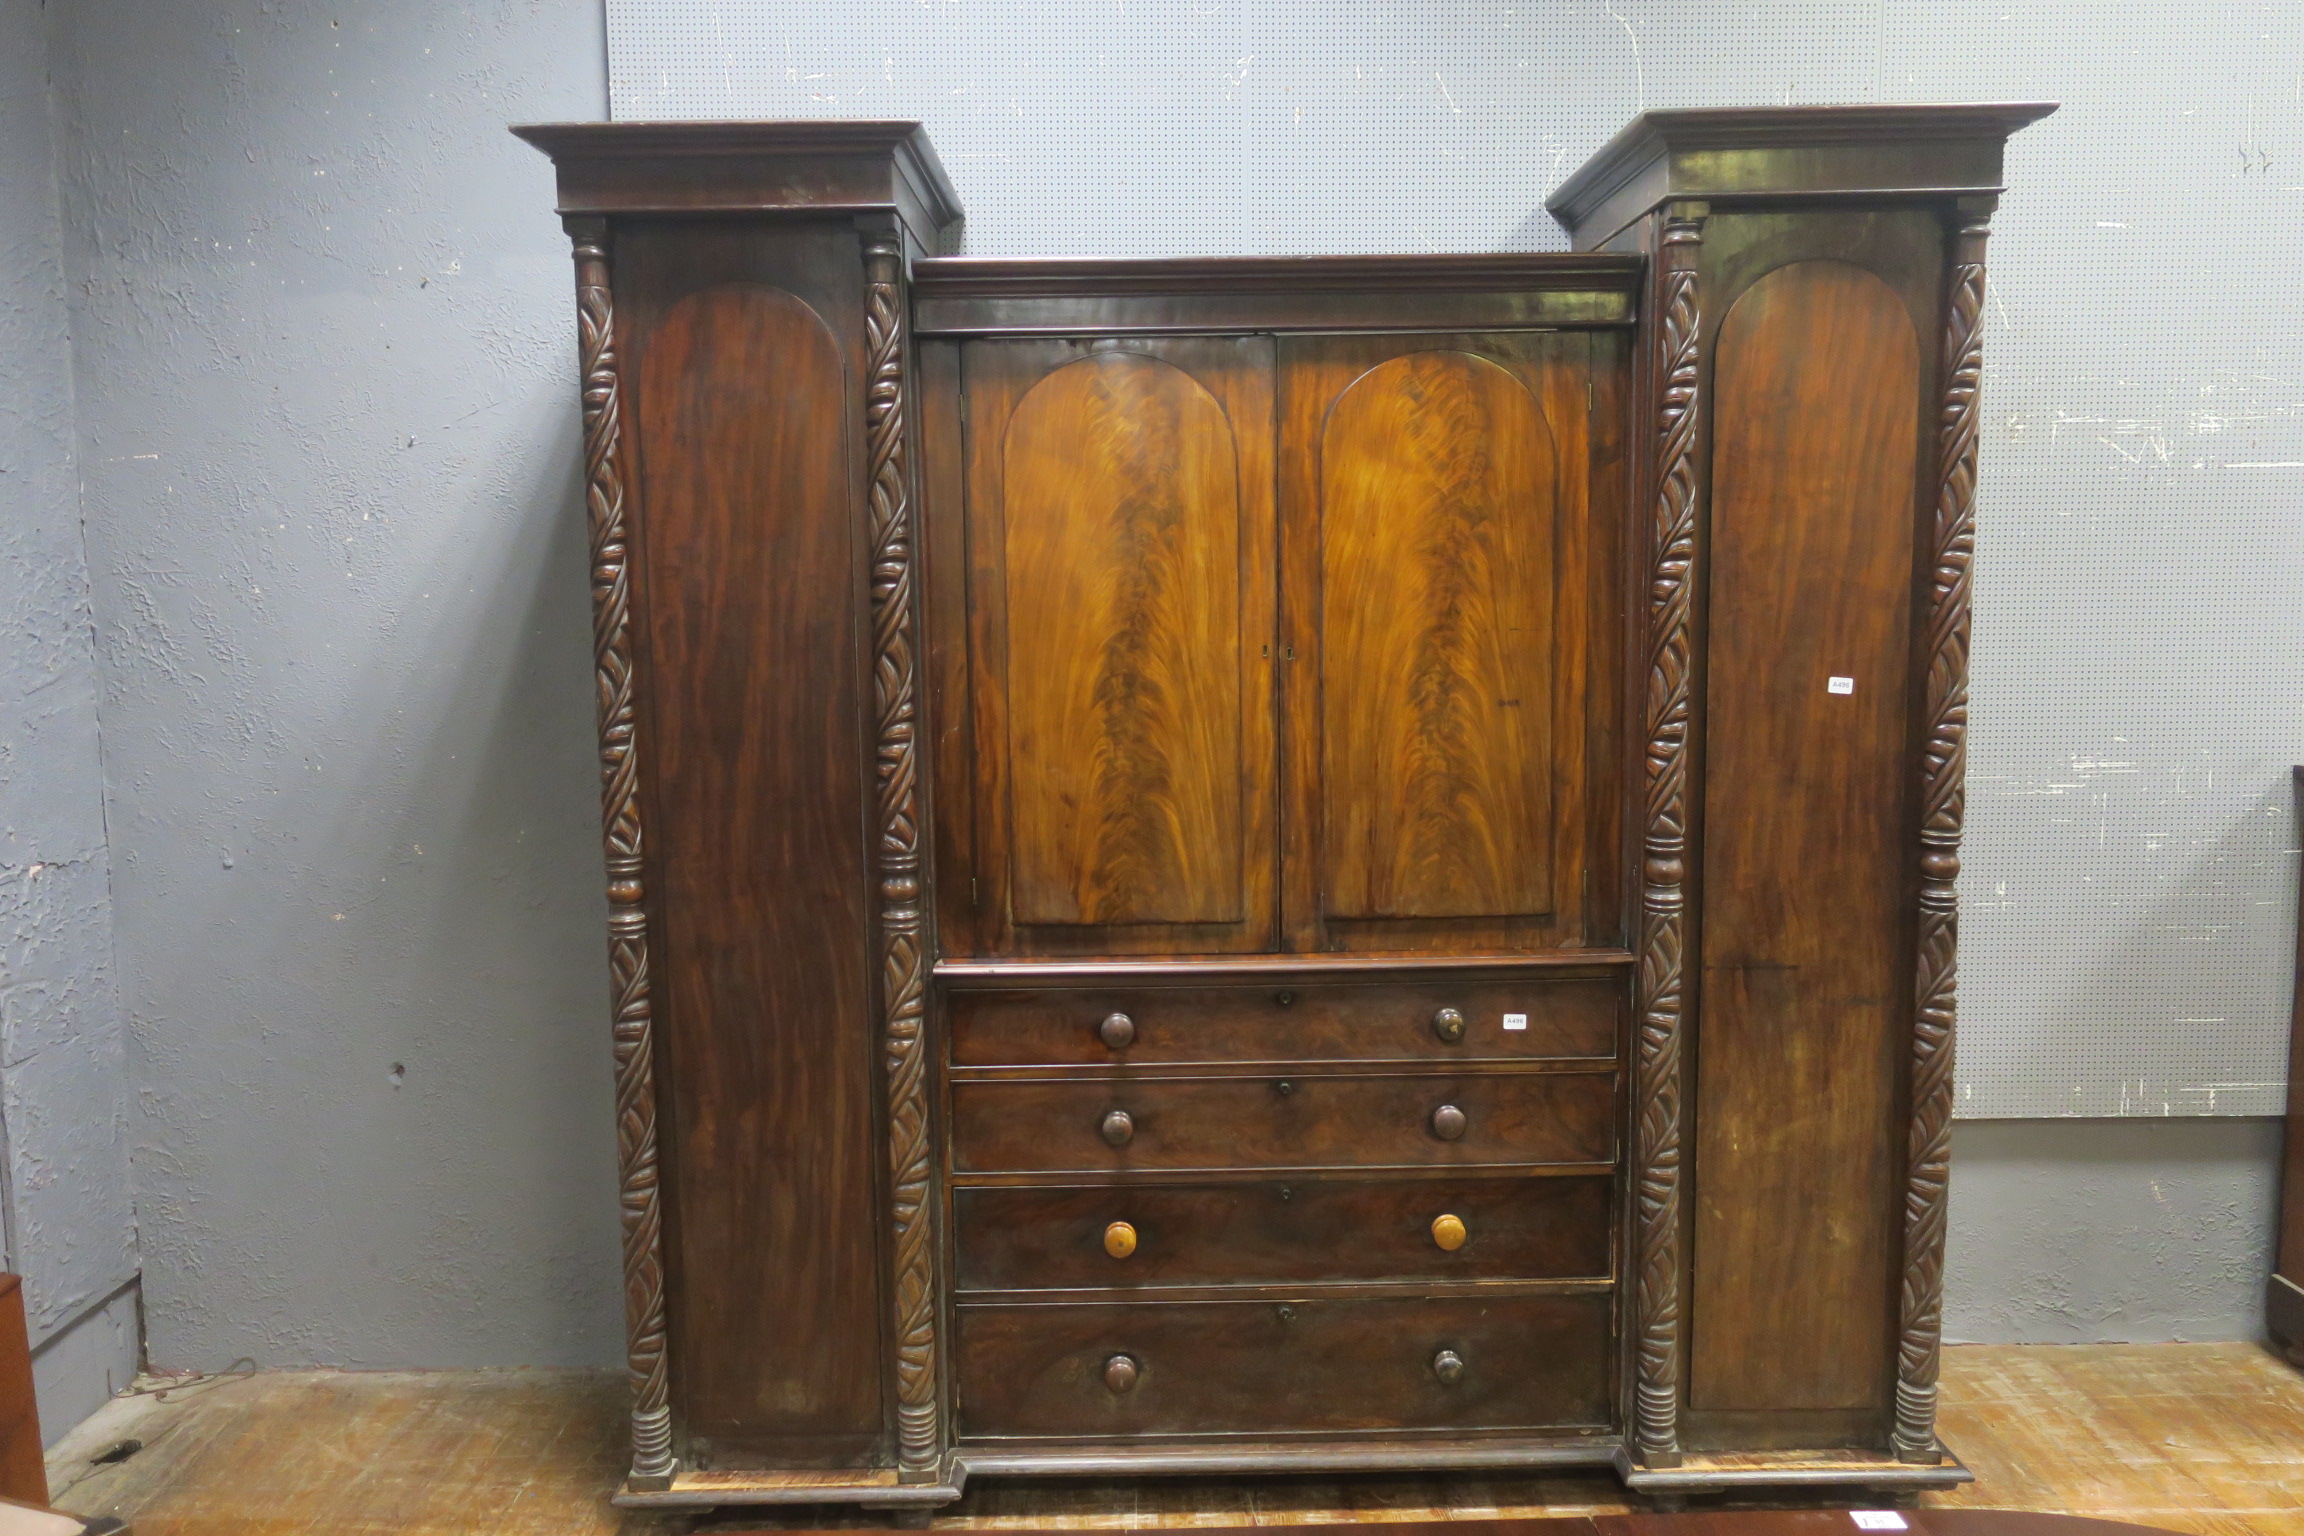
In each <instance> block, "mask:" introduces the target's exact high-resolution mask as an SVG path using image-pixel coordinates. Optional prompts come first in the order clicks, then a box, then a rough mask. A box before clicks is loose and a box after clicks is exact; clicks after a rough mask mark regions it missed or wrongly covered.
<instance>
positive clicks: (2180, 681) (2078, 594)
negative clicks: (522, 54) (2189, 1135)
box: [606, 0, 2304, 1116]
mask: <svg viewBox="0 0 2304 1536" xmlns="http://www.w3.org/2000/svg"><path fill="white" fill-rule="evenodd" d="M606 3H607V10H608V31H609V75H610V99H611V102H612V104H613V111H614V114H615V116H616V117H618V118H619V119H639V118H657V117H684V118H695V117H794V116H840V117H905V118H919V119H921V120H922V121H924V122H926V123H927V125H928V129H929V133H930V134H931V136H932V137H933V138H934V139H935V141H936V144H937V147H938V150H939V152H940V153H941V154H942V156H943V158H944V162H945V164H946V166H947V167H948V168H949V169H950V170H951V173H952V178H953V180H954V182H955V183H956V184H957V186H958V188H959V191H960V195H961V199H962V201H963V202H965V203H966V205H967V208H968V226H967V231H966V235H965V239H964V244H963V245H962V246H961V247H960V248H961V249H964V250H965V251H967V252H968V253H970V254H976V255H1021V254H1037V255H1122V256H1165V255H1187V254H1286V253H1292V252H1326V251H1382V250H1403V251H1425V250H1466V251H1472V250H1526V249H1547V248H1555V247H1558V246H1559V245H1561V244H1562V240H1561V236H1560V233H1559V231H1558V229H1557V228H1555V227H1554V225H1553V224H1552V221H1551V219H1550V218H1549V217H1548V216H1547V215H1546V214H1545V213H1544V211H1543V200H1544V196H1545V194H1546V193H1547V192H1549V191H1550V190H1551V188H1552V187H1553V185H1554V184H1555V183H1557V182H1558V180H1559V179H1560V177H1561V176H1563V175H1564V174H1566V173H1567V172H1568V171H1569V170H1572V169H1573V168H1574V167H1575V166H1576V165H1577V164H1579V163H1580V162H1581V161H1582V160H1583V159H1584V157H1585V156H1586V155H1588V154H1590V153H1591V151H1592V150H1593V149H1595V148H1596V147H1598V146H1599V144H1600V143H1601V142H1602V141H1603V140H1605V139H1606V138H1607V137H1608V135H1609V134H1611V133H1613V132H1614V131H1615V130H1616V129H1617V128H1618V127H1620V126H1621V125H1622V124H1623V122H1624V120H1625V119H1626V118H1628V117H1630V116H1631V115H1632V114H1633V113H1634V112H1636V111H1638V110H1639V109H1640V108H1641V107H1642V106H1643V105H1645V106H1651V107H1670V106H1708V105H1734V104H1743V103H1759V102H1778V103H1783V102H1791V103H1810V102H1829V101H1955V100H2007V99H2017V98H2022V99H2048V100H2059V101H2062V102H2063V103H2064V104H2065V106H2064V110H2063V111H2062V112H2060V113H2059V114H2057V115H2056V116H2055V117H2052V118H2050V119H2049V120H2048V121H2046V122H2045V123H2042V124H2040V125H2038V126H2037V127H2034V128H2032V129H2029V130H2027V131H2026V132H2024V133H2023V134H2021V135H2019V136H2018V137H2017V139H2016V140H2015V142H2014V145H2013V146H2012V148H2011V151H2010V155H2009V163H2008V180H2009V184H2010V185H2011V187H2012V188H2013V189H2014V190H2013V191H2012V193H2011V194H2010V195H2009V197H2008V198H2007V199H2006V201H2005V203H2004V205H2003V207H2002V210H2001V212H2000V215H1999V217H1998V219H1997V220H1996V221H1995V226H1994V228H1995V233H1994V236H1993V242H1992V262H1993V274H1992V283H1993V287H1992V299H1991V305H1990V317H1989V324H1988V330H1987V337H1986V352H1985V358H1986V377H1985V394H1984V409H1985V415H1986V431H1985V436H1984V446H1983V466H1982V470H1983V491H1982V499H1981V505H1980V514H1981V516H1980V521H1981V531H1980V534H1979V539H1978V544H1979V563H1978V575H1977V587H1976V642H1975V655H1974V699H1973V704H1972V708H1971V711H1970V718H1971V722H1972V730H1971V736H1970V753H1969V775H1968V850H1967V872H1966V874H1965V875H1964V876H1963V877H1962V880H1961V898H1962V923H1963V933H1962V945H1961V950H1962V952H1961V976H1960V992H1961V1003H1960V1014H1961V1040H1960V1105H1961V1112H1962V1113H1963V1114H1965V1115H1969V1116H2034V1115H2071V1114H2080V1115H2163V1114H2179V1115H2186V1114H2228V1115H2229V1114H2271V1113H2277V1112H2278V1110H2279V1108H2280V1104H2281V1095H2282V1091H2283V1090H2282V1084H2283V1083H2284V1080H2285V1071H2284V1069H2285V1061H2286V1044H2285V1042H2286V1017H2287V1008H2288V987H2289V982H2288V977H2289V967H2290V965H2291V961H2292V957H2293V955H2294V948H2293V943H2294V934H2295V928H2294V922H2295V916H2294V914H2295V906H2296V880H2297V861H2296V846H2297V838H2296V832H2295V827H2294V822H2293V819H2292V816H2291V811H2290V805H2289V789H2288V764H2289V763H2291V762H2293V761H2297V760H2298V759H2299V756H2300V754H2304V78H2300V76H2299V69H2300V66H2299V63H2298V61H2299V60H2300V59H2304V8H2299V7H2296V6H2293V5H2287V4H2270V3H2266V4H2253V5H2234V4H2229V3H2226V4H2222V5H2216V6H2207V7H2203V6H2201V5H2198V4H2191V3H2178V0H2146V3H2133V4H2132V3H2124V0H2097V3H2078V0H2067V3H2063V4H2056V3H2048V0H2000V3H1990V0H1822V3H1819V0H1800V3H1795V4H1766V5H1760V4H1752V3H1742V4H1731V3H1723V0H1686V3H1667V0H1601V3H1573V0H1503V3H1497V0H1448V3H1416V4H1399V3H1396V0H1385V3H1375V0H1097V3H1094V4H1063V3H1054V0H842V3H840V4H837V5H828V4H824V3H822V0H606Z"/></svg>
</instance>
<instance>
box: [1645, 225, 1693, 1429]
mask: <svg viewBox="0 0 2304 1536" xmlns="http://www.w3.org/2000/svg"><path fill="white" fill-rule="evenodd" d="M1702 235H1703V224H1702V221H1701V220H1700V219H1698V218H1693V217H1681V218H1672V219H1669V220H1667V221H1666V223H1665V225H1664V228H1663V232H1662V246H1663V251H1662V256H1661V258H1660V259H1659V261H1658V262H1657V321H1656V325H1655V331H1654V340H1653V342H1652V343H1651V345H1652V347H1653V352H1652V360H1651V362H1650V364H1649V367H1650V371H1651V373H1652V375H1653V377H1654V378H1655V380H1656V383H1655V390H1656V422H1655V432H1656V449H1655V455H1656V457H1655V469H1654V476H1655V489H1654V495H1653V498H1652V502H1651V508H1650V514H1649V527H1648V530H1647V535H1646V537H1647V541H1648V551H1649V554H1648V583H1647V585H1648V608H1647V615H1646V641H1647V653H1648V668H1647V678H1646V687H1645V691H1644V693H1643V701H1642V709H1641V722H1642V727H1641V728H1642V733H1643V736H1644V738H1645V741H1646V753H1645V758H1646V761H1645V769H1644V778H1643V788H1644V792H1645V793H1644V808H1643V815H1642V829H1641V845H1642V853H1643V856H1644V857H1643V862H1642V865H1641V879H1640V940H1639V955H1640V964H1639V970H1638V972H1637V973H1636V976H1635V980H1634V986H1635V989H1636V990H1635V994H1634V998H1633V1011H1634V1016H1635V1017H1636V1018H1637V1019H1638V1020H1639V1025H1638V1031H1639V1032H1638V1034H1637V1036H1636V1037H1635V1042H1634V1048H1633V1063H1632V1138H1633V1140H1632V1174H1631V1180H1632V1189H1633V1203H1632V1231H1631V1234H1630V1237H1631V1244H1632V1250H1633V1251H1632V1273H1633V1293H1632V1352H1633V1389H1632V1390H1633V1400H1632V1418H1633V1422H1632V1426H1631V1427H1632V1438H1633V1440H1634V1441H1635V1443H1636V1444H1637V1445H1638V1446H1639V1449H1640V1452H1641V1455H1642V1456H1643V1458H1644V1459H1645V1460H1646V1461H1647V1463H1648V1464H1649V1465H1651V1466H1662V1465H1669V1464H1671V1462H1672V1461H1673V1460H1675V1459H1676V1458H1677V1455H1678V1451H1679V1415H1680V1391H1681V1365H1682V1359H1683V1354H1684V1351H1685V1347H1686V1340H1685V1337H1684V1335H1683V1332H1682V1320H1683V1314H1682V1312H1681V1307H1680V1270H1681V1263H1682V1247H1681V1241H1680V1237H1681V1224H1682V1220H1683V1214H1682V1209H1681V1199H1680V1187H1681V1168H1680V1147H1681V1134H1682V1133H1681V1105H1682V1102H1683V1088H1682V1083H1681V1060H1682V1054H1683V1052H1682V1044H1681V1030H1682V1019H1681V1006H1682V995H1683V992H1684V986H1685V984H1684V980H1683V969H1684V966H1685V962H1686V956H1687V926H1688V922H1687V879H1688V866H1687V854H1688V732H1689V722H1690V716H1691V713H1692V712H1693V708H1694V686H1693V684H1694V679H1693V675H1692V672H1691V667H1692V664H1693V659H1694V658H1693V655H1692V649H1691V632H1690V612H1691V605H1692V600H1693V594H1694V590H1695V585H1696V583H1697V582H1698V581H1699V580H1700V579H1701V578H1700V573H1699V572H1698V570H1697V569H1696V511H1697V466H1696V434H1697V427H1698V425H1699V423H1700V421H1701V418H1702V411H1701V406H1702V397H1701V395H1700V393H1699V390H1700V383H1701V372H1700V369H1699V366H1698V364H1699V353H1698V337H1699V336H1700V335H1701V334H1702V328H1703V325H1702V322H1703V305H1702V293H1701V290H1700V288H1699V286H1698V277H1697V260H1696V257H1697V249H1698V243H1699V241H1700V240H1701V239H1702Z"/></svg>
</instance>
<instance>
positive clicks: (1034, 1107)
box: [951, 1068, 1616, 1179]
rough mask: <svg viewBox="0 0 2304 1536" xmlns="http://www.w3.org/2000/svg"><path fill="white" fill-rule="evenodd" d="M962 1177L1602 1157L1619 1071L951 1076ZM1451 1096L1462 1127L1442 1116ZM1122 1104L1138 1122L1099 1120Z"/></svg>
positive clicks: (1611, 1152)
mask: <svg viewBox="0 0 2304 1536" xmlns="http://www.w3.org/2000/svg"><path fill="white" fill-rule="evenodd" d="M951 1093H952V1168H953V1175H954V1177H955V1178H959V1179H965V1178H967V1177H968V1176H970V1175H975V1174H996V1173H1043V1174H1044V1173H1122V1172H1128V1173H1136V1172H1148V1171H1152V1170H1185V1169H1197V1170H1218V1169H1251V1168H1292V1169H1294V1168H1301V1169H1317V1168H1363V1167H1426V1166H1429V1167H1438V1168H1445V1167H1452V1166H1456V1165H1460V1164H1470V1165H1481V1164H1491V1165H1506V1166H1523V1165H1536V1164H1566V1165H1571V1166H1577V1167H1585V1168H1589V1167H1591V1166H1593V1165H1595V1164H1597V1165H1601V1166H1605V1165H1606V1164H1607V1163H1608V1162H1609V1161H1610V1160H1611V1159H1612V1158H1613V1157H1614V1156H1615V1131H1616V1128H1615V1101H1616V1093H1615V1077H1614V1074H1613V1073H1611V1072H1607V1071H1597V1072H1596V1071H1592V1070H1590V1069H1589V1068H1584V1069H1580V1070H1574V1071H1540V1072H1515V1073H1498V1072H1454V1073H1451V1072H1445V1071H1441V1072H1426V1073H1421V1074H1418V1075H1415V1076H1405V1075H1400V1076H1394V1075H1382V1076H1378V1075H1368V1074H1362V1073H1340V1072H1337V1071H1335V1070H1334V1069H1333V1068H1330V1069H1326V1070H1306V1071H1300V1072H1294V1073H1292V1074H1291V1075H1287V1076H1282V1075H1279V1074H1278V1073H1273V1074H1272V1075H1258V1076H1255V1077H1194V1078H1154V1077H1118V1078H1110V1079H1106V1080H1102V1081H1097V1080H1092V1079H1088V1080H1084V1079H1062V1080H1057V1081H1031V1080H1005V1081H998V1082H982V1081H975V1080H970V1081H967V1082H955V1083H954V1084H953V1085H952V1090H951ZM1443 1108H1453V1109H1454V1110H1455V1111H1456V1112H1457V1113H1458V1114H1459V1115H1461V1116H1462V1117H1463V1122H1462V1124H1460V1125H1459V1126H1458V1128H1457V1130H1456V1133H1455V1134H1454V1135H1453V1136H1451V1135H1449V1134H1447V1133H1446V1131H1445V1130H1444V1129H1436V1128H1435V1126H1434V1124H1433V1116H1434V1115H1435V1113H1437V1112H1438V1111H1440V1110H1442V1109H1443ZM1114 1112H1119V1113H1123V1114H1125V1115H1127V1116H1128V1118H1129V1121H1130V1122H1131V1124H1132V1126H1133V1131H1132V1133H1131V1134H1130V1135H1128V1136H1127V1137H1126V1138H1125V1139H1124V1140H1122V1141H1121V1142H1120V1143H1119V1144H1117V1145H1114V1144H1112V1142H1111V1140H1110V1138H1109V1137H1107V1136H1103V1135H1100V1134H1099V1132H1098V1127H1099V1126H1100V1125H1101V1124H1102V1123H1103V1119H1104V1117H1105V1116H1106V1115H1109V1114H1112V1113H1114Z"/></svg>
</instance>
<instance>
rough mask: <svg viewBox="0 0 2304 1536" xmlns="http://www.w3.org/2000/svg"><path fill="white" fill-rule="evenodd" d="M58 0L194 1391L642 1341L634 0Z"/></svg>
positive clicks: (145, 1176)
mask: <svg viewBox="0 0 2304 1536" xmlns="http://www.w3.org/2000/svg"><path fill="white" fill-rule="evenodd" d="M53 3H54V9H55V16H54V38H53V46H54V50H55V56H54V63H55V68H56V71H57V74H58V78H59V82H60V86H61V88H62V92H63V99H64V101H65V102H66V103H67V108H66V111H65V114H64V125H65V130H66V131H65V135H64V142H65V161H64V164H65V175H64V212H65V226H66V229H67V231H68V242H67V250H66V261H67V267H68V270H69V272H70V275H71V278H72V286H73V290H74V295H75V298H74V303H75V312H74V315H73V329H74V333H75V342H76V348H75V356H76V367H77V385H78V395H79V409H80V437H79V450H80V457H81V473H82V477H83V479H84V481H85V487H86V488H85V492H84V503H83V504H84V507H85V514H86V519H87V546H88V563H89V568H90V572H91V575H92V579H93V590H94V599H95V608H96V615H97V621H98V625H97V627H98V634H99V642H100V646H99V648H100V657H101V664H100V671H101V677H102V684H103V688H102V698H101V704H102V714H103V726H104V757H105V767H106V785H107V794H108V806H109V815H110V826H111V837H112V850H113V865H114V879H113V901H114V907H113V934H114V939H115V943H116V951H117V956H118V974H119V986H120V990H121V992H122V994H123V995H124V998H125V1001H126V1006H127V1009H128V1013H129V1016H130V1018H131V1019H132V1021H133V1025H132V1031H133V1054H132V1058H131V1061H130V1071H131V1077H132V1081H133V1082H134V1083H135V1085H136V1090H137V1091H136V1107H135V1147H134V1166H135V1180H136V1185H135V1187H136V1194H137V1205H138V1217H139V1221H140V1225H141V1230H142V1235H143V1242H144V1263H145V1270H144V1273H145V1302H146V1308H147V1315H148V1325H149V1331H150V1349H151V1356H152V1360H153V1363H154V1364H155V1365H157V1366H161V1367H215V1366H222V1365H224V1364H226V1363H228V1362H229V1361H231V1360H232V1359H233V1358H234V1357H236V1356H240V1355H248V1356H253V1357H254V1358H255V1359H256V1360H258V1361H259V1362H261V1363H264V1364H295V1363H306V1362H325V1363H331V1364H341V1365H350V1366H408V1365H416V1366H438V1365H498V1364H504V1365H509V1364H534V1365H552V1364H567V1363H583V1364H592V1363H596V1362H599V1361H603V1360H607V1359H611V1358H614V1357H615V1356H616V1354H617V1353H618V1346H617V1342H616V1341H617V1338H618V1330H619V1303H618V1281H617V1243H616V1236H615V1220H616V1207H615V1201H614V1198H613V1193H612V1191H613V1168H612V1160H613V1154H612V1150H611V1141H610V1095H609V1055H608V1045H607V1036H606V1030H605V1027H604V1025H603V1022H602V1021H603V1019H604V1017H605V1013H604V1010H605V1007H606V1002H605V998H606V981H605V967H604V961H603V953H604V939H603V922H604V910H603V905H602V896H601V877H600V852H599V843H598V832H597V812H596V809H595V807H596V803H597V802H596V791H595V788H594V784H593V779H592V767H591V756H592V746H591V741H592V724H591V708H592V704H591V685H590V671H589V656H590V626H589V619H588V616H587V611H586V597H585V591H586V580H585V557H584V550H583V544H582V539H583V531H582V523H581V516H580V510H579V506H578V502H577V499H576V473H577V457H578V456H577V417H576V411H575V408H574V399H575V395H574V369H575V358H574V339H573V326H572V323H571V322H572V315H573V304H574V300H573V295H572V279H571V276H570V267H569V259H568V254H567V245H566V242H565V239H564V237H563V236H562V235H561V234H560V232H559V229H558V227H557V225H556V222H555V221H554V220H553V218H552V217H551V215H550V213H549V211H548V210H549V209H550V207H551V199H552V188H551V176H550V172H549V168H548V166H547V165H546V163H545V161H544V160H543V159H542V157H540V156H538V155H537V154H536V153H535V152H534V151H532V150H530V149H528V148H526V147H525V146H524V145H521V144H520V143H518V142H517V141H515V140H514V139H513V138H512V137H511V136H510V135H508V134H507V133H506V132H505V131H504V126H505V124H506V123H507V122H512V121H518V120H525V119H533V118H563V117H582V118H596V117H599V116H600V115H601V113H602V107H603V96H602V89H603V87H602V52H601V50H602V40H601V17H600V12H599V6H598V0H463V3H459V0H404V3H399V4H394V5H390V6H375V5H370V6H353V5H338V6H331V5H325V4H319V3H309V0H286V3H280V0H203V3H198V4H192V3H163V0H53ZM55 473H60V472H52V473H51V475H50V480H51V481H52V482H53V481H54V480H55ZM62 483H65V484H68V480H66V481H64V482H62ZM58 601H59V602H62V601H65V599H62V598H59V599H58ZM82 781H83V782H85V771H84V770H83V771H82ZM93 814H94V812H93V806H92V804H91V805H90V806H89V807H88V809H87V817H88V822H87V824H88V826H90V827H92V826H93ZM74 825H75V826H76V827H77V826H79V825H80V824H79V823H75V824H74ZM75 835H76V836H77V835H78V834H77V833H76V834H75ZM88 835H89V837H90V838H91V839H92V838H93V832H92V831H91V832H90V833H89V834H88ZM86 846H92V844H90V845H84V844H82V843H80V842H75V843H74V844H73V845H72V846H71V848H70V849H69V850H66V851H65V853H60V854H59V855H58V856H65V855H66V854H68V856H70V857H73V858H84V857H86V856H87V855H86Z"/></svg>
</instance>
